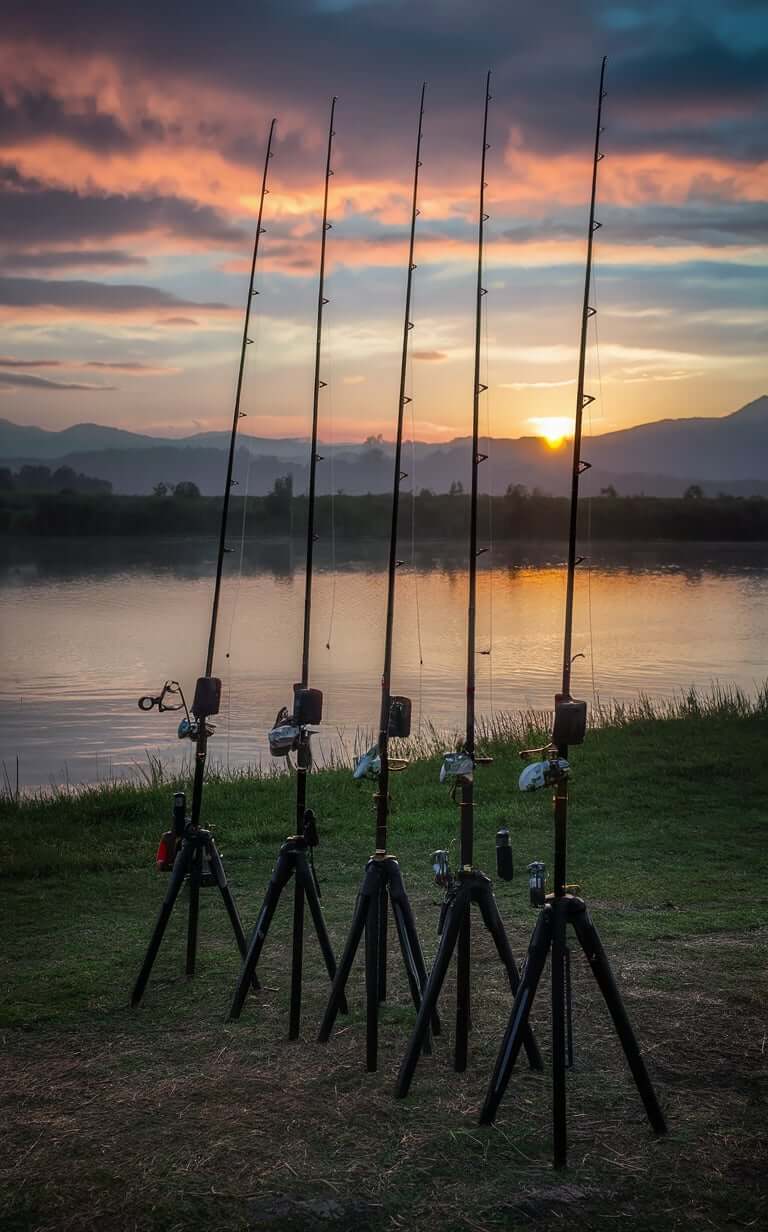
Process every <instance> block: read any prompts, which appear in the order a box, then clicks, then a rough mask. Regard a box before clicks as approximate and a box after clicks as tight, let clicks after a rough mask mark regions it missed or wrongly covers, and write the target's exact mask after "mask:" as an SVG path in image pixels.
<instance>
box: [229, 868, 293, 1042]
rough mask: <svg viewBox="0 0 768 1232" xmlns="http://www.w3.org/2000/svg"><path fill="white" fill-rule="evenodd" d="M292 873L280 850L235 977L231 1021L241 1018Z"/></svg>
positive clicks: (230, 1008)
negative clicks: (270, 929)
mask: <svg viewBox="0 0 768 1232" xmlns="http://www.w3.org/2000/svg"><path fill="white" fill-rule="evenodd" d="M292 873H293V859H292V857H291V856H290V855H288V854H287V853H286V852H284V851H281V852H280V854H279V855H278V857H277V860H276V861H275V867H274V868H273V870H272V876H271V877H270V879H269V885H268V886H267V892H266V894H265V895H264V902H263V903H262V904H261V911H260V912H259V915H258V919H257V920H256V924H255V926H254V929H253V932H252V933H251V939H250V942H249V944H248V950H247V952H246V955H245V958H244V959H243V964H242V966H241V968H240V974H239V975H238V977H237V984H236V985H235V992H234V996H233V997H232V1004H231V1006H230V1007H229V1017H230V1019H235V1018H239V1017H240V1013H241V1011H242V1008H243V1005H244V1003H245V998H246V997H247V995H248V987H249V985H250V984H251V983H252V981H253V977H254V974H255V972H256V964H257V963H258V961H259V958H260V956H261V951H262V948H263V946H264V942H265V941H266V939H267V933H268V932H269V926H270V924H271V922H272V917H273V915H274V914H275V910H276V908H277V904H278V902H279V901H280V895H281V894H282V892H283V889H284V888H285V886H286V885H287V883H288V881H289V880H290V877H291V874H292Z"/></svg>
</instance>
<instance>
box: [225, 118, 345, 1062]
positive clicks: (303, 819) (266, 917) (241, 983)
mask: <svg viewBox="0 0 768 1232" xmlns="http://www.w3.org/2000/svg"><path fill="white" fill-rule="evenodd" d="M335 110H336V99H335V98H334V99H332V101H331V113H330V119H329V121H328V145H327V151H326V159H325V181H324V190H323V213H322V223H321V229H320V273H319V279H318V288H317V318H316V322H317V325H316V334H315V380H314V393H313V399H312V434H311V440H310V451H309V484H308V491H307V536H306V572H305V577H304V630H303V640H302V653H301V680H300V681H299V683H298V684H295V685H294V686H293V708H292V713H291V714H288V711H287V709H286V708H283V709H282V710H281V711H280V713H279V715H278V717H277V720H276V724H275V726H274V727H273V728H272V731H271V732H270V733H269V743H270V750H271V752H272V754H273V755H274V756H276V757H282V756H288V755H289V754H290V753H293V752H295V753H296V763H297V764H296V771H297V773H296V832H295V833H294V834H292V835H290V836H289V837H288V838H287V839H286V840H285V842H284V843H283V845H282V847H281V848H280V851H279V853H278V857H277V861H276V862H275V866H274V868H273V870H272V876H271V878H270V881H269V885H268V886H267V890H266V894H265V895H264V901H263V903H262V906H261V910H260V912H259V916H258V919H257V921H256V926H255V928H254V930H253V933H252V934H251V939H250V942H249V945H248V952H247V954H246V956H245V961H244V963H243V966H242V969H241V971H240V976H239V978H238V981H237V986H236V988H235V993H234V996H233V998H232V1005H231V1008H230V1011H229V1016H230V1018H239V1017H240V1012H241V1010H242V1008H243V1003H244V1002H245V998H246V996H247V993H248V986H249V984H250V983H251V982H252V978H253V975H254V972H255V970H256V964H257V963H258V961H259V958H260V956H261V951H262V948H263V946H264V942H265V941H266V939H267V933H268V931H269V926H270V924H271V922H272V917H273V916H274V914H275V910H276V908H277V904H278V902H279V900H280V895H281V894H282V892H283V890H284V889H285V887H286V886H287V884H288V882H289V881H290V879H291V877H293V889H294V895H293V943H292V960H291V1002H290V1012H289V1023H288V1038H289V1039H292V1040H295V1039H298V1037H299V1024H300V1019H301V991H302V976H303V951H304V905H305V901H306V903H307V904H308V905H309V910H310V914H311V916H312V920H313V923H314V925H315V932H316V933H317V940H318V942H319V945H320V950H321V952H322V955H323V959H324V960H325V965H326V968H327V971H328V975H329V977H330V978H331V979H333V977H334V975H335V973H336V962H335V959H334V956H333V950H332V949H331V943H330V940H329V937H328V932H327V930H326V927H325V920H324V919H323V911H322V907H321V906H320V887H319V885H318V881H317V877H316V875H315V868H314V863H313V861H312V851H313V849H314V848H315V847H316V846H317V843H318V836H317V826H316V820H315V815H314V813H313V812H312V810H311V809H308V808H307V806H306V805H307V776H308V775H309V772H310V770H311V768H312V752H311V748H310V737H311V732H310V730H309V729H310V726H314V725H316V724H317V723H319V722H320V720H321V719H322V714H323V695H322V693H321V692H320V690H319V689H311V688H310V687H309V651H310V631H311V620H312V576H313V561H314V548H315V542H316V540H317V535H316V534H315V486H316V476H317V463H318V462H319V461H322V458H321V456H320V454H319V453H318V452H317V446H318V419H319V408H320V391H321V389H323V388H325V385H326V382H325V381H322V380H321V379H320V359H321V346H322V334H323V309H324V308H325V305H326V304H327V303H328V300H327V299H326V297H325V249H326V239H327V235H328V231H329V230H330V229H331V226H332V224H331V223H329V222H328V189H329V185H330V179H331V176H332V175H333V171H332V170H331V151H332V149H333V138H334V136H335V133H334V129H333V118H334V114H335ZM342 1008H343V1009H344V1010H345V1011H346V1005H344V1006H343V1007H342Z"/></svg>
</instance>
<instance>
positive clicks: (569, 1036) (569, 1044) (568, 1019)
mask: <svg viewBox="0 0 768 1232" xmlns="http://www.w3.org/2000/svg"><path fill="white" fill-rule="evenodd" d="M565 1056H566V1062H565V1065H566V1069H573V987H572V985H571V950H570V946H567V945H566V947H565Z"/></svg>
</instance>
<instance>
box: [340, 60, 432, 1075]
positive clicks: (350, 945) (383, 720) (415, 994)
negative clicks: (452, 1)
mask: <svg viewBox="0 0 768 1232" xmlns="http://www.w3.org/2000/svg"><path fill="white" fill-rule="evenodd" d="M425 91H426V83H424V84H423V85H422V87H421V98H420V101H419V122H418V126H417V137H416V156H415V160H414V168H413V190H412V193H411V222H410V233H409V242H408V265H407V273H406V280H405V310H404V315H403V335H402V347H401V353H400V386H399V394H398V401H397V430H396V434H395V457H394V472H393V483H392V519H391V524H390V535H389V563H388V567H387V608H386V620H385V633H384V668H383V671H382V676H381V709H380V714H379V735H378V741H377V743H376V744H375V745H374V746H373V748H371V749H369V750H368V752H367V753H366V754H365V755H364V756H363V757H361V758H360V760H359V762H358V764H357V767H356V769H355V772H354V777H355V778H356V779H361V778H366V777H372V778H377V779H378V784H377V789H376V793H375V795H374V803H375V807H376V832H375V850H374V853H373V855H372V856H371V858H370V859H369V860H368V863H367V864H366V866H365V872H364V874H363V879H362V882H361V884H360V887H359V889H358V892H357V900H356V902H355V909H354V913H353V916H352V924H351V927H350V931H349V935H348V938H347V942H346V944H345V947H344V951H343V953H342V956H341V960H340V962H339V969H338V972H337V974H336V978H335V980H334V981H333V986H332V988H331V995H330V998H329V1001H328V1005H327V1008H326V1011H325V1015H324V1017H323V1021H322V1024H321V1027H320V1033H319V1036H318V1039H319V1041H320V1042H321V1043H326V1042H327V1040H328V1039H329V1038H330V1034H331V1031H332V1029H333V1024H334V1022H335V1021H336V1016H337V1014H338V1012H339V1010H341V1009H343V1006H344V990H345V988H346V984H347V980H348V978H349V974H350V971H351V969H352V963H353V961H354V958H355V954H356V953H357V949H358V946H359V944H360V941H361V939H362V937H363V933H365V988H366V1069H367V1070H368V1071H369V1072H373V1071H374V1070H375V1069H376V1068H377V1065H378V1021H379V1004H380V1003H381V1002H382V1001H385V1000H386V994H387V924H388V912H389V904H390V902H391V904H392V915H393V917H394V921H395V928H396V930H397V936H398V940H399V943H400V949H401V953H402V959H403V964H404V967H405V973H406V976H407V979H408V985H409V988H410V992H411V997H412V999H413V1003H414V1005H415V1006H416V1008H417V1009H418V1008H419V1006H420V1004H421V997H422V993H423V990H424V987H425V985H426V982H427V972H426V966H425V963H424V957H423V955H422V951H421V945H420V943H419V938H418V934H417V932H416V922H415V920H414V917H413V911H412V909H411V905H410V902H409V900H408V895H407V893H406V890H405V885H404V883H403V878H402V874H401V872H400V865H399V863H398V861H397V860H396V859H395V857H394V856H393V855H390V854H389V853H388V851H387V837H388V833H387V832H388V822H389V812H390V796H389V778H390V774H391V773H393V772H395V771H397V770H404V769H405V767H406V765H407V762H406V761H405V760H404V759H402V758H393V757H391V756H390V752H389V741H390V739H392V738H393V737H396V738H399V739H402V738H404V737H407V736H408V735H410V730H411V701H410V698H407V697H401V696H394V695H393V694H392V639H393V631H394V618H395V590H396V577H397V569H398V567H399V565H400V564H401V563H402V562H401V561H399V560H398V559H397V538H398V518H399V509H400V488H401V484H402V482H403V480H404V479H406V478H407V474H406V473H405V471H403V470H402V469H401V468H402V446H403V418H404V413H405V408H406V406H407V405H408V403H409V402H410V401H411V399H410V397H408V395H407V394H406V392H405V387H406V378H407V371H408V343H409V338H410V333H411V330H412V329H413V321H411V293H412V288H413V273H414V270H415V269H416V268H417V267H416V264H415V263H414V259H413V258H414V249H415V241H416V219H417V218H418V216H419V212H420V211H419V208H418V204H417V203H418V194H419V170H420V168H421V165H422V164H421V142H422V122H423V118H424V96H425ZM430 1025H431V1027H432V1030H433V1031H434V1032H435V1033H437V1032H439V1030H440V1022H439V1019H438V1016H437V1013H436V1012H435V1013H433V1014H432V1015H431V1017H430ZM427 1047H429V1043H428V1041H427Z"/></svg>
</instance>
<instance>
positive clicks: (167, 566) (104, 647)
mask: <svg viewBox="0 0 768 1232" xmlns="http://www.w3.org/2000/svg"><path fill="white" fill-rule="evenodd" d="M215 551H216V548H215V544H214V542H213V541H208V540H206V541H184V542H179V541H177V540H174V541H170V540H169V541H167V542H154V543H150V542H148V541H147V540H141V541H138V540H125V539H121V540H79V541H73V540H67V541H58V542H55V543H51V542H41V541H35V542H32V541H18V540H17V541H15V542H7V543H6V544H5V545H4V546H3V548H2V555H1V556H0V639H1V644H2V652H3V664H4V670H3V677H2V683H3V699H2V700H3V705H2V711H1V712H0V758H1V759H2V760H3V761H4V763H5V766H6V768H7V771H8V774H9V775H10V778H11V782H12V783H13V782H15V775H16V757H17V755H18V758H19V777H20V784H21V787H22V788H31V787H36V786H40V785H46V784H49V783H61V782H64V781H67V779H68V780H69V781H70V782H74V783H77V782H93V781H96V780H100V779H105V778H108V777H110V776H115V775H130V774H136V773H138V769H137V768H138V767H139V766H141V765H144V766H146V765H147V753H148V752H151V753H153V754H157V755H159V756H160V757H161V758H162V759H163V760H164V761H166V762H168V763H169V764H178V763H179V762H180V760H181V759H182V757H184V756H187V757H188V756H189V754H190V753H191V749H192V746H191V745H190V744H189V743H188V742H184V743H183V744H182V743H180V742H179V741H178V740H177V739H176V735H175V732H176V721H177V719H178V716H175V715H172V714H165V715H159V714H158V713H157V711H156V710H155V711H152V712H150V713H149V714H143V713H142V712H140V711H139V709H138V707H137V705H136V701H137V698H138V697H139V695H140V694H143V693H147V692H152V693H157V692H159V689H160V686H161V685H162V683H163V681H164V680H166V679H178V680H180V681H181V682H182V684H183V685H184V686H185V688H186V689H188V692H189V695H190V697H191V694H192V692H193V690H194V682H195V679H196V677H197V676H198V674H199V673H200V671H201V670H202V668H203V661H204V653H205V647H206V641H207V628H208V621H209V618H210V602H211V593H212V579H213V573H214V567H215ZM386 551H387V545H386V544H385V543H384V542H382V543H375V544H371V545H364V546H362V547H361V545H359V544H355V545H354V546H350V545H345V544H338V545H337V551H336V558H337V561H338V562H343V564H342V563H339V565H338V567H337V568H336V570H335V571H334V570H333V569H332V567H331V562H330V561H329V559H328V558H327V556H326V555H324V554H323V552H320V553H319V561H318V569H317V573H316V585H315V589H314V606H313V618H314V619H313V639H312V657H311V664H310V675H311V682H312V684H313V685H315V686H316V687H318V688H321V689H322V690H323V691H324V693H325V715H324V722H323V734H322V736H321V737H319V738H318V739H317V742H316V746H315V747H316V752H317V754H318V757H320V756H322V754H323V753H326V754H327V753H328V752H329V751H330V750H332V749H333V748H334V746H335V747H337V748H338V746H339V744H340V743H341V744H345V745H346V746H347V748H351V747H352V745H353V743H354V742H355V739H356V737H357V739H358V741H359V739H361V738H363V739H364V736H363V737H361V736H360V734H359V733H360V729H364V730H365V731H370V730H371V729H372V728H373V726H374V724H375V722H376V720H377V716H378V701H379V680H380V674H381V664H382V655H383V644H382V638H383V626H384V599H385V584H386V577H385V573H384V568H385V558H386ZM226 564H227V568H226V573H225V582H224V588H223V595H222V608H221V617H220V624H219V637H218V644H217V645H218V654H217V663H216V671H217V672H218V674H219V675H221V676H222V678H223V682H224V700H223V705H222V713H221V714H220V716H219V720H218V726H217V731H216V735H215V736H214V738H213V739H212V740H211V743H210V753H211V757H212V759H213V760H216V761H218V762H220V763H224V764H229V765H230V766H243V765H248V764H251V765H253V764H258V763H259V762H262V763H266V762H268V761H269V760H270V759H269V754H268V751H267V743H266V731H267V729H268V728H269V727H270V726H271V725H272V723H273V721H274V718H275V715H276V713H277V711H278V709H279V707H280V706H281V705H283V704H286V703H288V702H289V701H290V699H291V696H292V693H291V685H292V682H293V681H294V680H295V679H296V678H297V675H298V669H299V663H300V638H301V628H302V616H303V586H304V575H303V561H302V559H301V554H300V551H299V550H298V549H297V545H294V547H293V548H292V547H291V545H290V544H288V543H272V544H266V545H265V544H256V543H252V542H246V544H245V550H244V554H243V560H242V573H240V569H239V564H240V562H239V559H238V552H235V553H233V554H232V555H230V556H228V557H227V562H226ZM482 564H483V568H482V571H481V573H480V578H479V609H478V642H479V650H481V651H483V650H488V649H490V650H491V654H479V655H478V692H477V699H478V709H479V712H480V714H489V713H491V712H493V711H498V710H520V709H526V708H528V707H536V708H549V707H550V706H551V704H552V697H553V694H554V692H555V690H556V688H557V686H558V684H559V661H560V653H561V639H562V623H563V599H564V582H565V576H564V568H563V548H562V546H561V545H553V546H551V547H550V546H547V545H536V546H534V547H533V548H532V549H531V550H523V549H521V548H519V547H517V546H516V545H501V546H499V545H497V547H496V548H495V549H494V552H493V559H492V561H488V559H487V557H483V559H482ZM464 566H465V560H464V557H463V555H462V553H461V552H460V551H456V550H455V548H453V547H452V546H451V545H448V544H433V545H427V546H423V547H422V548H421V549H419V552H418V555H417V557H416V559H415V560H413V561H411V560H408V561H407V562H406V563H405V564H404V565H403V567H402V568H401V569H400V571H399V575H398V606H397V611H396V616H395V625H396V638H395V654H394V673H393V686H394V689H395V691H396V692H400V693H405V694H406V695H408V696H410V697H411V698H412V699H413V703H414V728H415V727H416V726H417V724H418V721H419V718H420V717H421V718H422V719H423V720H424V721H431V722H432V723H434V724H435V725H436V726H437V727H439V728H445V729H450V730H457V729H459V728H460V727H461V726H462V723H463V706H464V670H465V653H466V652H465V636H466V578H465V575H464ZM590 614H591V618H590ZM327 643H330V647H328V645H327ZM574 651H575V652H581V653H583V654H584V656H585V657H584V658H583V659H578V660H577V661H576V663H575V665H574V692H575V693H576V694H577V695H579V696H584V697H587V698H588V699H591V698H592V697H593V695H594V692H596V693H597V694H598V695H599V696H600V697H601V698H602V699H603V700H604V701H607V700H609V699H614V698H615V699H619V700H624V701H626V700H629V699H631V698H633V697H636V696H637V695H638V694H640V693H646V694H649V695H651V696H653V697H670V696H673V695H674V694H676V693H679V692H680V691H681V690H684V689H687V688H688V687H689V686H690V685H692V684H694V685H698V686H701V687H702V688H704V689H707V688H709V687H710V686H711V685H712V684H713V682H716V681H719V682H721V683H736V684H738V685H740V686H741V687H742V688H744V689H745V690H747V691H749V692H753V691H754V690H755V687H756V685H757V684H758V683H760V682H762V681H763V680H764V679H765V678H766V676H768V545H765V544H759V545H754V544H748V545H741V544H740V545H734V544H696V545H686V544H654V545H648V544H623V545H610V546H605V545H601V546H598V547H597V548H596V549H593V551H592V554H591V567H590V569H589V570H587V567H586V564H585V565H583V566H582V567H581V570H580V576H579V581H578V587H577V595H576V626H575V638H574ZM227 652H229V653H228V657H227ZM420 659H421V663H420Z"/></svg>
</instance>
